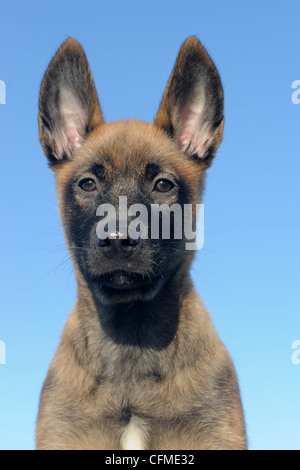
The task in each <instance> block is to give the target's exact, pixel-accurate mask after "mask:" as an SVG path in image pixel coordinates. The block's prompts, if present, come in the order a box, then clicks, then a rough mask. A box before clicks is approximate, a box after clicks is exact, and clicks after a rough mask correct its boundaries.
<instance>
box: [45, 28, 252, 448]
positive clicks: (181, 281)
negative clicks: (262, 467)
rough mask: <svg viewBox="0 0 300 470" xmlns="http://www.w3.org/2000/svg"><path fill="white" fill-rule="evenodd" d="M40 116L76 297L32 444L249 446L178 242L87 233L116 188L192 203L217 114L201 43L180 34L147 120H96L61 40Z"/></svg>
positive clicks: (77, 65)
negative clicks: (163, 187)
mask: <svg viewBox="0 0 300 470" xmlns="http://www.w3.org/2000/svg"><path fill="white" fill-rule="evenodd" d="M39 112H40V114H39V127H40V140H41V145H42V147H43V150H44V152H45V154H46V156H47V158H48V161H49V164H50V166H51V167H52V168H53V170H54V171H55V174H56V181H57V190H58V197H59V205H60V212H61V218H62V222H63V225H64V228H65V233H66V241H67V245H68V248H69V251H70V254H71V256H72V259H73V262H74V267H75V273H76V279H77V285H78V298H77V302H76V305H75V307H74V309H73V311H72V312H71V314H70V316H69V319H68V321H67V323H66V325H65V328H64V331H63V334H62V337H61V342H60V345H59V347H58V349H57V352H56V354H55V357H54V358H53V360H52V363H51V365H50V368H49V372H48V375H47V378H46V380H45V382H44V386H43V390H42V394H41V400H40V409H39V414H38V421H37V430H36V442H37V449H40V450H45V449H111V450H118V449H121V450H122V449H123V450H126V449H128V450H129V449H131V450H132V449H134V448H136V449H151V450H158V449H159V450H166V449H169V450H197V449H207V450H208V449H236V450H240V449H246V434H245V424H244V417H243V410H242V405H241V400H240V393H239V387H238V383H237V378H236V373H235V370H234V366H233V364H232V361H231V359H230V356H229V354H228V352H227V351H226V349H225V347H224V345H223V344H222V342H221V340H220V339H219V337H218V335H217V333H216V331H215V328H214V326H213V324H212V322H211V319H210V317H209V314H208V313H207V311H206V309H205V307H204V305H203V303H202V302H201V300H200V299H199V297H198V294H197V292H196V291H195V288H194V287H193V284H192V281H191V277H190V267H191V263H192V261H193V256H194V254H193V252H192V251H186V250H185V249H184V243H185V240H175V239H171V240H162V239H159V240H149V239H148V240H140V241H139V243H134V244H133V243H132V240H129V241H128V240H126V243H125V242H124V241H121V240H113V237H112V236H111V237H109V239H108V241H107V243H106V245H105V244H104V245H103V246H99V243H98V241H97V236H96V224H97V222H98V220H99V219H98V218H97V217H96V208H97V206H98V205H99V204H101V203H110V204H115V205H117V204H118V198H119V196H120V195H122V196H127V198H128V204H133V203H137V202H139V203H143V204H144V205H146V206H147V207H150V204H163V203H166V204H168V205H169V206H170V205H172V204H173V203H179V204H181V206H182V207H183V205H184V204H186V203H189V204H193V205H194V206H195V204H197V203H200V202H201V200H202V194H203V188H204V178H205V171H206V169H207V168H208V166H210V164H211V162H212V159H213V157H214V155H215V153H216V151H217V149H218V147H219V145H220V143H221V140H222V135H223V123H224V117H223V89H222V85H221V81H220V77H219V74H218V72H217V70H216V68H215V66H214V64H213V62H212V61H211V59H210V58H209V56H208V54H207V52H206V51H205V49H204V48H203V46H202V45H201V44H200V42H199V41H198V39H197V38H195V37H191V38H189V39H187V40H186V41H185V42H184V44H183V45H182V47H181V49H180V51H179V54H178V57H177V60H176V63H175V67H174V70H173V72H172V74H171V76H170V79H169V82H168V84H167V87H166V91H165V93H164V95H163V98H162V102H161V105H160V108H159V111H158V113H157V116H156V118H155V120H154V123H153V124H149V123H144V122H140V121H134V120H130V121H119V122H114V123H105V122H104V119H103V116H102V112H101V109H100V106H99V102H98V97H97V93H96V89H95V86H94V82H93V79H92V75H91V72H90V69H89V66H88V62H87V59H86V57H85V54H84V51H83V49H82V47H81V46H80V44H78V42H77V41H75V40H74V39H68V40H67V41H66V42H65V43H64V44H63V45H62V47H61V48H60V49H59V51H58V52H57V54H56V55H55V57H54V59H53V60H52V62H51V63H50V65H49V68H48V70H47V72H46V74H45V77H44V80H43V82H42V85H41V94H40V103H39ZM162 179H163V180H166V179H167V180H168V181H171V184H170V187H171V189H169V190H168V191H166V192H162V191H160V190H158V189H157V182H158V181H160V180H162ZM86 180H89V181H92V184H95V185H94V187H93V188H94V189H93V190H92V191H86V190H83V186H82V181H86Z"/></svg>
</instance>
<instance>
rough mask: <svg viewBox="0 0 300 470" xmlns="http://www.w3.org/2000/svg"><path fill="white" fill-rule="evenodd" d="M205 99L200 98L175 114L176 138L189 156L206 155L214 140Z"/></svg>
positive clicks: (179, 145)
mask: <svg viewBox="0 0 300 470" xmlns="http://www.w3.org/2000/svg"><path fill="white" fill-rule="evenodd" d="M206 111H207V110H206V108H205V100H204V99H199V100H198V101H194V102H192V103H190V104H187V105H185V106H184V107H183V108H182V109H181V110H180V111H179V113H178V114H177V116H175V129H176V133H175V140H176V143H177V145H178V147H179V149H180V150H182V151H183V152H185V153H186V154H187V155H188V156H191V155H193V154H197V155H198V157H199V158H203V157H204V156H205V152H206V150H207V149H208V148H209V146H210V144H211V143H212V141H213V136H212V133H211V127H210V125H209V123H208V121H207V119H206Z"/></svg>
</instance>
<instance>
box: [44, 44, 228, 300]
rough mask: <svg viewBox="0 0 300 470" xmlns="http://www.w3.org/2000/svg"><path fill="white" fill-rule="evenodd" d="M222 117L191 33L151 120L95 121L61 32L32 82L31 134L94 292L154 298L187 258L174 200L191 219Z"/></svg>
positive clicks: (80, 61) (211, 69) (77, 54)
mask: <svg viewBox="0 0 300 470" xmlns="http://www.w3.org/2000/svg"><path fill="white" fill-rule="evenodd" d="M223 123H224V118H223V89H222V85H221V81H220V78H219V75H218V72H217V70H216V68H215V66H214V64H213V63H212V61H211V59H210V58H209V56H208V54H207V52H206V51H205V49H204V48H203V46H202V45H201V44H200V42H199V41H198V39H196V38H195V37H191V38H189V39H187V40H186V41H185V42H184V44H183V45H182V47H181V49H180V51H179V54H178V57H177V60H176V63H175V66H174V69H173V72H172V74H171V76H170V79H169V81H168V84H167V87H166V90H165V93H164V95H163V98H162V101H161V105H160V108H159V110H158V113H157V115H156V118H155V120H154V123H153V124H149V123H144V122H140V121H134V120H129V121H118V122H114V123H105V122H104V119H103V115H102V112H101V109H100V105H99V101H98V97H97V93H96V89H95V85H94V82H93V78H92V75H91V72H90V68H89V65H88V62H87V59H86V56H85V53H84V51H83V49H82V47H81V46H80V44H79V43H78V42H77V41H75V40H74V39H68V40H67V41H66V42H65V43H64V44H63V45H62V46H61V48H60V49H59V50H58V52H57V54H56V55H55V57H54V58H53V60H52V62H51V63H50V65H49V67H48V70H47V72H46V74H45V77H44V79H43V82H42V85H41V91H40V101H39V130H40V141H41V145H42V148H43V150H44V153H45V154H46V156H47V158H48V161H49V164H50V166H51V167H52V168H53V170H54V171H55V173H56V178H57V189H58V195H59V203H60V212H61V217H62V221H63V224H64V227H65V232H66V239H67V244H68V247H69V250H70V253H71V255H72V258H73V261H74V263H75V267H76V272H77V274H78V275H79V276H83V278H84V279H85V281H86V282H87V283H88V285H90V286H92V288H93V290H94V291H96V292H97V295H98V297H99V298H100V299H101V301H102V302H104V303H126V302H132V301H134V300H139V299H151V298H154V297H155V296H156V294H157V293H158V292H159V291H160V289H161V287H162V285H163V284H164V283H165V282H166V280H168V279H169V278H170V277H171V276H172V275H173V273H175V272H178V270H179V269H181V267H182V266H183V265H184V266H186V267H189V264H190V262H191V260H192V253H191V252H188V251H186V250H185V242H186V235H185V231H184V230H183V228H184V227H183V225H184V215H183V213H182V212H181V219H180V221H179V223H178V218H180V209H183V208H184V207H186V206H187V205H191V206H192V207H193V211H192V216H191V217H192V222H193V223H194V222H195V207H196V204H197V203H200V201H201V196H202V191H203V184H204V176H205V170H206V169H207V167H208V166H209V165H210V164H211V161H212V159H213V157H214V155H215V153H216V151H217V149H218V147H219V145H220V143H221V140H222V135H223ZM121 206H122V208H121ZM172 207H173V208H175V207H176V208H177V209H178V210H179V212H178V213H177V214H176V211H175V210H172V211H169V213H168V208H172ZM121 209H122V210H121ZM155 211H158V212H157V213H156V212H155ZM164 211H165V213H168V216H169V219H168V220H169V228H168V229H167V236H165V237H164V236H162V231H163V226H162V225H160V224H161V222H162V218H163V217H164ZM125 215H126V217H125ZM134 216H135V217H134ZM154 217H156V219H155V221H156V222H155V224H154V222H153V220H152V219H153V218H154ZM150 219H151V220H150ZM158 221H159V224H158V225H159V226H158V227H157V222H158ZM176 224H177V225H176ZM180 226H181V235H182V236H181V237H180V236H176V230H178V231H179V232H180ZM130 227H131V230H129V228H130Z"/></svg>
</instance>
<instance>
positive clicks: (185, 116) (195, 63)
mask: <svg viewBox="0 0 300 470" xmlns="http://www.w3.org/2000/svg"><path fill="white" fill-rule="evenodd" d="M223 107H224V97H223V88H222V84H221V80H220V77H219V74H218V72H217V69H216V67H215V66H214V64H213V62H212V60H211V59H210V57H209V55H208V54H207V52H206V51H205V49H204V47H203V46H202V45H201V43H200V42H199V41H198V39H197V38H196V37H190V38H188V39H187V40H186V41H185V42H184V43H183V45H182V46H181V49H180V51H179V53H178V56H177V59H176V63H175V66H174V69H173V71H172V74H171V76H170V78H169V81H168V84H167V87H166V90H165V93H164V95H163V98H162V101H161V105H160V108H159V111H158V113H157V115H156V118H155V121H154V124H156V125H157V126H158V127H160V128H162V129H163V130H164V131H165V132H166V133H167V134H168V135H169V136H170V137H171V138H173V139H174V141H175V143H176V144H177V146H178V148H179V149H180V150H181V151H182V152H184V153H185V154H186V155H187V156H188V157H193V158H196V159H198V160H199V161H204V162H205V164H206V165H209V164H210V161H211V159H212V157H213V156H214V155H215V153H216V151H217V149H218V147H219V145H220V143H221V141H222V137H223V125H224V117H223Z"/></svg>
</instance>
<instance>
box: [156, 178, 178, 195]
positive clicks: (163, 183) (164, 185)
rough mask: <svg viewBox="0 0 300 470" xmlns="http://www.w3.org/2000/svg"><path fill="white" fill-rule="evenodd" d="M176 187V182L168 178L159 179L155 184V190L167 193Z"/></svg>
mask: <svg viewBox="0 0 300 470" xmlns="http://www.w3.org/2000/svg"><path fill="white" fill-rule="evenodd" d="M173 188H174V184H173V183H171V181H168V180H158V181H157V182H156V184H155V186H154V191H158V192H160V193H167V192H168V191H171V189H173Z"/></svg>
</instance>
